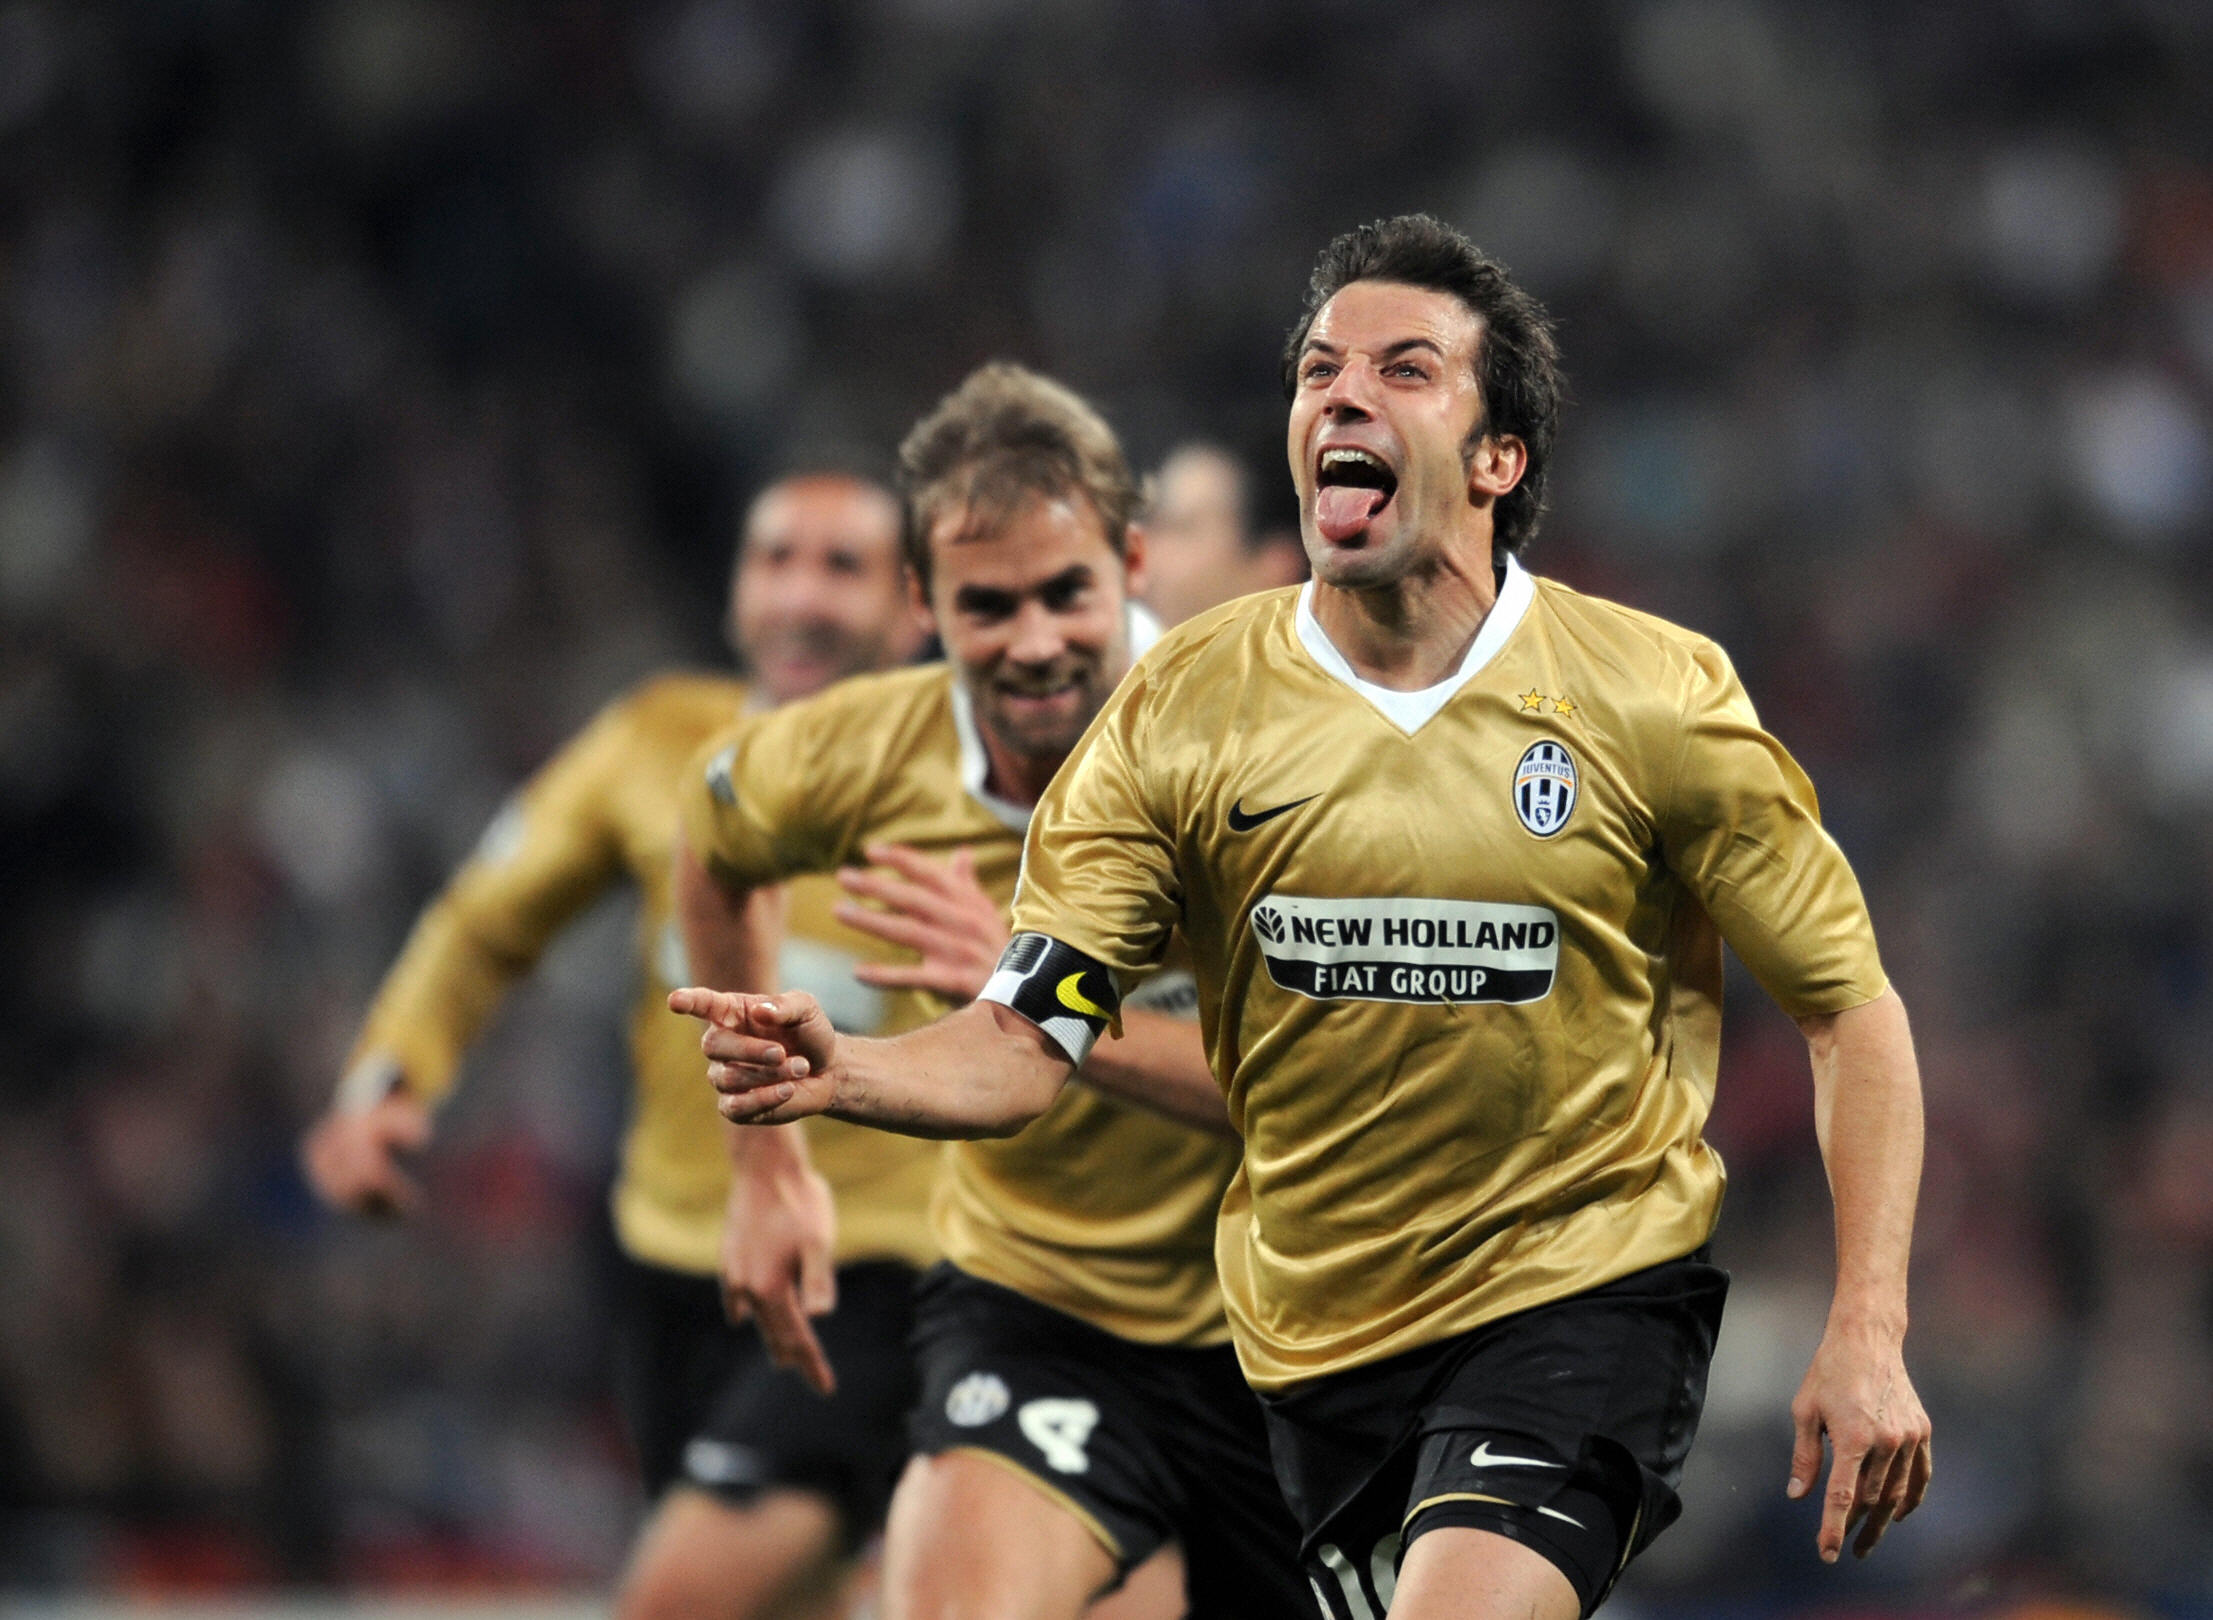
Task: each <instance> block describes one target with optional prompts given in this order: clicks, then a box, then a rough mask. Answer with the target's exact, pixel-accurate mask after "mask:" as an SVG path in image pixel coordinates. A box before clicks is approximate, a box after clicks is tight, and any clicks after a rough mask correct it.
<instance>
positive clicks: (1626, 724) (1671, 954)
mask: <svg viewBox="0 0 2213 1620" xmlns="http://www.w3.org/2000/svg"><path fill="white" fill-rule="evenodd" d="M1314 589H1315V588H1314V587H1313V586H1311V585H1309V586H1306V587H1303V588H1301V589H1298V590H1288V591H1281V592H1274V593H1270V594H1268V595H1266V596H1262V597H1255V598H1248V599H1246V600H1245V601H1243V602H1240V603H1235V604H1232V605H1231V606H1229V607H1227V608H1224V609H1222V610H1220V611H1218V612H1217V613H1215V614H1213V615H1210V616H1208V617H1205V618H1202V619H1199V620H1196V621H1194V622H1193V623H1191V624H1189V625H1185V626H1182V627H1180V628H1179V629H1177V630H1175V631H1171V632H1170V633H1169V635H1168V636H1167V638H1166V639H1165V640H1164V641H1163V642H1162V643H1161V645H1160V646H1159V647H1157V648H1156V649H1154V650H1153V651H1152V652H1151V653H1150V654H1148V655H1147V656H1146V657H1145V658H1144V659H1143V660H1142V661H1140V663H1139V664H1138V666H1137V668H1136V669H1135V670H1134V671H1133V672H1132V674H1131V676H1130V678H1129V679H1128V680H1127V681H1125V682H1124V683H1123V685H1122V687H1121V689H1120V691H1119V692H1117V694H1116V695H1115V697H1114V699H1113V701H1112V702H1111V703H1110V704H1109V706H1108V708H1107V709H1106V711H1105V712H1104V713H1102V714H1101V716H1100V717H1099V720H1098V722H1097V723H1096V724H1095V725H1094V726H1093V728H1092V730H1091V732H1090V734H1089V736H1088V737H1087V738H1086V740H1085V743H1084V744H1083V746H1082V747H1081V748H1080V750H1079V752H1078V754H1077V755H1076V756H1075V757H1074V758H1072V759H1071V761H1070V763H1069V765H1068V767H1067V768H1066V769H1064V770H1063V771H1062V772H1061V773H1060V775H1059V777H1058V778H1057V779H1056V780H1055V782H1054V784H1053V787H1052V789H1051V790H1050V792H1049V793H1048V794H1047V796H1046V799H1045V801H1044V803H1043V804H1041V805H1040V806H1039V810H1038V814H1037V816H1036V818H1035V820H1034V822H1033V824H1032V828H1031V832H1030V839H1029V845H1028V854H1027V863H1026V867H1025V876H1024V880H1023V884H1022V890H1021V893H1020V895H1019V896H1018V898H1017V901H1016V906H1015V923H1016V926H1017V928H1019V929H1021V930H1024V931H1026V932H1031V933H1035V934H1037V935H1039V936H1042V937H1043V938H1044V939H1045V940H1048V941H1051V942H1054V943H1055V944H1056V945H1057V946H1058V947H1060V950H1059V951H1058V952H1057V953H1047V954H1048V955H1050V956H1051V957H1052V960H1053V962H1054V963H1055V964H1056V965H1055V968H1054V971H1056V972H1058V973H1059V974H1061V975H1062V976H1065V975H1066V974H1067V973H1069V972H1071V971H1081V972H1084V977H1083V978H1082V979H1081V980H1079V981H1078V982H1080V983H1082V984H1084V985H1086V986H1090V985H1097V986H1098V987H1099V991H1098V993H1099V994H1100V995H1105V994H1107V993H1108V990H1109V989H1110V987H1111V986H1112V985H1113V984H1114V983H1116V982H1117V981H1118V980H1119V979H1121V978H1125V977H1126V976H1128V975H1130V974H1132V973H1136V972H1139V971H1142V970H1143V969H1144V968H1145V967H1146V966H1147V964H1149V963H1150V962H1151V961H1152V960H1153V959H1154V957H1155V955H1156V954H1157V953H1158V952H1159V951H1160V949H1161V948H1162V946H1163V944H1164V942H1165V940H1166V938H1167V936H1168V933H1169V931H1170V929H1171V928H1180V929H1181V930H1182V931H1183V933H1184V934H1185V935H1186V936H1187V937H1188V939H1189V941H1190V946H1191V950H1192V953H1193V957H1194V962H1195V968H1196V972H1197V977H1198V983H1199V994H1200V1008H1201V1015H1202V1017H1203V1019H1204V1021H1205V1027H1206V1037H1207V1041H1208V1047H1209V1054H1210V1058H1211V1060H1212V1063H1213V1066H1214V1070H1215V1074H1216V1076H1217V1078H1218V1079H1219V1080H1220V1081H1221V1083H1222V1085H1223V1087H1224V1089H1225V1092H1226V1093H1227V1096H1228V1100H1229V1108H1230V1114H1231V1118H1232V1120H1233V1122H1234V1123H1236V1124H1237V1126H1238V1127H1239V1129H1240V1130H1241V1131H1243V1132H1244V1133H1245V1138H1246V1140H1245V1156H1244V1163H1243V1168H1242V1170H1241V1171H1240V1174H1239V1178H1238V1181H1237V1183H1236V1184H1235V1185H1234V1186H1233V1187H1232V1188H1231V1189H1230V1192H1229V1194H1228V1197H1227V1199H1226V1200H1225V1203H1224V1206H1223V1220H1222V1225H1221V1228H1220V1231H1219V1234H1218V1256H1219V1260H1220V1264H1221V1271H1222V1280H1223V1286H1224V1289H1225V1291H1226V1293H1227V1296H1228V1303H1229V1310H1230V1318H1231V1323H1232V1326H1233V1327H1234V1329H1235V1330H1236V1334H1237V1338H1238V1345H1239V1349H1240V1352H1241V1353H1242V1355H1243V1357H1244V1360H1245V1366H1246V1371H1247V1374H1248V1376H1250V1377H1251V1378H1252V1379H1253V1381H1254V1382H1255V1383H1257V1384H1259V1385H1260V1386H1261V1387H1264V1388H1267V1387H1281V1386H1282V1385H1284V1384H1287V1383H1290V1382H1293V1381H1296V1380H1299V1379H1303V1378H1307V1377H1312V1376H1316V1375H1318V1374H1322V1373H1326V1372H1331V1371H1335V1370H1338V1369H1341V1368H1343V1367H1347V1366H1352V1365H1358V1364H1360V1363H1362V1362H1365V1361H1369V1360H1373V1359H1376V1358H1379V1357H1382V1356H1386V1355H1390V1354H1394V1353H1396V1352H1398V1351H1401V1350H1405V1349H1409V1348H1412V1347H1413V1346H1415V1345H1417V1344H1421V1343H1426V1342H1429V1341H1431V1340H1434V1339H1437V1338H1442V1337H1445V1336H1448V1335H1450V1334H1453V1333H1457V1332H1463V1331H1466V1330H1467V1329H1468V1328H1471V1327H1474V1326H1477V1325H1480V1323H1481V1322H1483V1321H1486V1320H1489V1319H1490V1318H1492V1317H1495V1316H1498V1315H1502V1314H1505V1313H1507V1312H1509V1311H1514V1310H1519V1309H1522V1308H1524V1307H1527V1306H1530V1305H1534V1304H1538V1303H1541V1302H1542V1301H1544V1300H1546V1299H1551V1298H1557V1297H1560V1296H1563V1295H1565V1294H1568V1293H1572V1292H1579V1291H1581V1290H1583V1289H1586V1288H1590V1287H1593V1286H1596V1285H1598V1284H1600V1283H1604V1282H1607V1281H1610V1280H1612V1279H1613V1278H1616V1277H1619V1276H1623V1275H1626V1274H1627V1273H1629V1272H1631V1271H1634V1270H1637V1269H1639V1268H1641V1267H1644V1266H1647V1265H1651V1264H1655V1263H1657V1262H1659V1261H1662V1260H1668V1259H1673V1258H1675V1257H1677V1256H1680V1255H1683V1254H1686V1253H1688V1252H1690V1251H1691V1250H1692V1249H1694V1248H1696V1247H1697V1246H1698V1245H1699V1244H1700V1243H1701V1242H1703V1241H1704V1240H1705V1239H1706V1237H1707V1236H1708V1235H1709V1233H1710V1230H1711V1228H1712V1225H1713V1222H1714V1219H1715V1216H1716V1214H1717V1212H1718V1209H1719V1205H1720V1197H1721V1185H1722V1171H1721V1165H1720V1163H1719V1161H1718V1159H1717V1158H1716V1157H1715V1155H1714V1154H1713V1152H1712V1151H1711V1149H1709V1148H1707V1147H1706V1146H1705V1144H1704V1143H1703V1142H1702V1140H1701V1138H1700V1130H1701V1127H1702V1125H1703V1124H1704V1121H1705V1117H1706V1113H1707V1110H1708V1108H1709V1106H1710V1104H1711V1101H1712V1093H1713V1084H1714V1068H1715V1061H1716V1055H1717V1050H1718V1046H1719V1029H1720V994H1721V944H1722V940H1723V939H1724V938H1726V939H1727V940H1728V941H1729V943H1731V944H1732V945H1734V946H1735V947H1736V949H1737V951H1738V952H1739V954H1740V955H1741V956H1742V957H1743V958H1744V960H1745V962H1746V963H1747V965H1748V966H1750V968H1751V969H1752V971H1753V972H1754V973H1755V974H1756V975H1758V976H1759V977H1760V979H1761V980H1762V982H1763V983H1765V984H1766V986H1767V987H1768V989H1769V990H1770V991H1771V992H1772V993H1773V994H1774V995H1775V996H1776V998H1777V999H1778V1000H1779V1001H1780V1002H1781V1003H1782V1004H1783V1006H1784V1007H1785V1008H1786V1009H1787V1010H1789V1011H1791V1012H1793V1013H1795V1014H1808V1013H1816V1012H1826V1011H1835V1010H1839V1009H1841V1008H1843V1007H1848V1006H1852V1005H1856V1004H1857V1003H1859V1002H1862V1001H1866V1000H1869V999H1871V998H1872V997H1874V996H1875V995H1878V994H1880V993H1881V991H1882V989H1883V987H1884V981H1883V977H1882V970H1881V967H1880V965H1879V963H1878V961H1877V958H1876V953H1875V948H1874V941H1873V935H1872V932H1871V930H1870V928H1869V926H1868V922H1867V917H1866V912H1865V908H1864V905H1863V903H1862V900H1861V897H1860V892H1859V887H1858V885H1857V883H1856V882H1855V881H1854V879H1853V877H1852V873H1851V871H1850V869H1849V867H1848V866H1847V865H1846V863H1845V861H1844V858H1843V856H1842V854H1841V853H1840V852H1839V851H1838V850H1837V848H1836V845H1835V844H1834V843H1833V842H1832V841H1831V840H1830V839H1829V837H1828V836H1827V834H1826V833H1824V832H1823V831H1822V829H1821V825H1820V822H1819V819H1818V814H1817V811H1816V807H1815V803H1814V797H1813V791H1812V788H1811V786H1810V785H1809V784H1808V782H1807V781H1806V778H1805V776H1804V774H1803V773H1802V772H1800V771H1799V769H1798V767H1797V766H1796V764H1795V763H1793V762H1792V760H1791V759H1790V757H1789V755H1788V754H1787V753H1785V752H1784V750H1783V749H1782V747H1781V746H1780V745H1779V744H1777V743H1776V742H1775V741H1774V739H1773V738H1771V737H1769V736H1768V735H1767V734H1766V733H1765V732H1764V731H1762V730H1761V729H1760V726H1759V723H1758V721H1757V719H1756V717H1755V716H1754V714H1753V712H1752V708H1751V705H1750V703H1749V702H1748V701H1747V700H1746V698H1745V695H1744V692H1743V689H1742V687H1741V686H1740V685H1739V684H1738V682H1737V680H1736V677H1735V674H1734V673H1733V671H1731V669H1730V668H1729V665H1728V661H1727V660H1726V659H1725V658H1724V657H1723V656H1722V654H1721V653H1720V651H1719V649H1718V648H1716V647H1714V646H1713V645H1712V644H1711V643H1710V642H1707V641H1705V640H1703V639H1702V638H1699V637H1697V636H1694V635H1691V634H1689V633H1687V632H1685V631H1682V630H1679V629H1677V628H1675V627H1673V626H1671V625H1667V624H1665V623H1663V622H1661V621H1659V620H1656V619H1653V618H1650V617H1648V616H1646V615H1644V614H1640V613H1635V612H1632V611H1630V610H1628V609H1625V608H1621V607H1617V606H1614V605H1613V604H1611V603H1606V602H1601V601H1597V600H1595V599H1592V598H1589V597H1585V596H1582V595H1579V594H1578V593H1576V592H1574V591H1572V590H1569V589H1567V588H1566V587H1563V586H1560V585H1557V584H1553V583H1551V582H1544V581H1537V580H1534V579H1532V578H1531V577H1530V576H1529V575H1528V574H1526V573H1524V572H1523V571H1522V570H1521V569H1520V567H1519V566H1518V565H1516V564H1514V563H1512V562H1511V561H1509V562H1508V563H1507V564H1506V566H1505V568H1504V570H1503V573H1502V577H1501V585H1500V592H1499V597H1498V601H1497V604H1496V605H1495V606H1494V607H1493V609H1492V611H1491V613H1490V615H1489V616H1488V618H1487V619H1486V620H1485V622H1484V624H1483V626H1482V628H1481V630H1480V631H1479V633H1478V634H1477V636H1476V638H1475V641H1474V644H1473V645H1472V646H1471V647H1470V649H1469V651H1468V654H1467V657H1466V659H1465V660H1464V662H1463V663H1462V665H1461V667H1460V668H1459V669H1458V670H1457V671H1456V672H1455V673H1454V674H1453V675H1452V676H1450V677H1449V678H1448V679H1447V680H1445V681H1443V682H1440V683H1439V684H1438V685H1437V686H1434V687H1431V688H1429V689H1427V690H1425V691H1420V692H1400V691H1394V690H1390V689H1386V688H1382V687H1378V686H1375V685H1373V684H1372V683H1369V682H1367V681H1365V680H1363V679H1361V678H1360V676H1359V675H1358V674H1357V673H1356V672H1355V671H1354V670H1353V669H1352V668H1351V666H1350V665H1349V664H1348V663H1347V662H1346V660H1345V659H1344V658H1343V656H1342V655H1341V654H1340V653H1339V652H1338V651H1337V649H1336V648H1335V647H1334V646H1332V645H1331V644H1330V642H1329V639H1328V637H1327V636H1326V635H1325V634H1324V633H1323V631H1322V628H1321V625H1320V623H1319V622H1318V621H1317V620H1316V618H1315V616H1314V613H1313V610H1312V593H1313V591H1314ZM1090 969H1095V972H1094V971H1086V970H1090ZM1001 999H1006V1000H1009V1001H1010V1002H1011V1001H1013V1000H1014V997H1013V995H1012V994H1011V993H1007V994H1002V995H1001ZM1015 1004H1017V1005H1019V1003H1018V1002H1017V1003H1015ZM1103 1022H1104V1020H1103V1018H1101V1019H1097V1020H1092V1021H1090V1023H1089V1025H1086V1024H1084V1023H1083V1021H1081V1020H1070V1021H1069V1024H1068V1027H1069V1028H1070V1029H1071V1030H1074V1031H1076V1032H1077V1034H1076V1038H1074V1039H1073V1040H1072V1041H1069V1042H1067V1043H1066V1044H1069V1046H1070V1050H1071V1054H1072V1055H1076V1053H1077V1052H1078V1051H1079V1049H1080V1048H1081V1046H1082V1045H1083V1039H1082V1037H1083V1034H1084V1033H1085V1032H1086V1030H1087V1029H1090V1028H1096V1027H1099V1026H1100V1025H1102V1024H1103ZM1417 1147H1418V1149H1419V1150H1418V1151H1417V1150H1416V1149H1417Z"/></svg>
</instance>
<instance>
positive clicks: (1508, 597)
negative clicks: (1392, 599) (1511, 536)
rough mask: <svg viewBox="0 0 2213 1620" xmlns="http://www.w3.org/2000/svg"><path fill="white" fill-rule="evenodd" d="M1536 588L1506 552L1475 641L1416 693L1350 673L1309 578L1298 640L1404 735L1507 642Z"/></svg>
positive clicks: (1301, 595) (1411, 732)
mask: <svg viewBox="0 0 2213 1620" xmlns="http://www.w3.org/2000/svg"><path fill="white" fill-rule="evenodd" d="M1536 594H1537V588H1536V586H1535V585H1533V584H1532V583H1530V579H1529V576H1528V574H1526V573H1525V572H1523V571H1522V566H1521V564H1520V563H1518V562H1516V561H1515V560H1514V557H1513V554H1512V553H1511V552H1509V553H1508V554H1507V557H1506V578H1505V581H1504V583H1502V584H1501V585H1500V586H1499V588H1498V600H1497V601H1496V602H1493V603H1492V604H1491V611H1490V612H1489V613H1488V614H1486V615H1484V619H1483V627H1482V628H1481V629H1480V630H1478V631H1476V633H1475V641H1474V644H1473V645H1471V646H1470V647H1469V648H1468V651H1467V656H1466V657H1464V658H1462V659H1461V660H1460V667H1459V668H1458V669H1456V670H1454V671H1453V672H1452V673H1451V674H1450V675H1447V676H1446V677H1445V678H1444V679H1443V680H1441V681H1439V682H1438V683H1437V684H1436V685H1435V686H1425V687H1423V688H1422V689H1421V690H1420V691H1418V692H1399V691H1394V690H1393V689H1392V688H1390V687H1388V686H1378V685H1376V683H1375V682H1373V681H1369V680H1363V679H1361V678H1360V676H1359V675H1357V674H1355V673H1354V672H1353V667H1352V665H1351V663H1350V662H1349V661H1348V660H1347V659H1346V657H1345V655H1344V654H1343V653H1341V652H1339V651H1338V650H1337V648H1336V646H1335V644H1333V643H1332V642H1331V641H1330V639H1329V633H1328V632H1327V631H1325V630H1324V629H1323V628H1322V621H1321V620H1319V619H1317V618H1315V617H1314V582H1313V581H1312V580H1308V581H1307V582H1306V584H1305V585H1304V586H1302V587H1301V588H1300V590H1299V614H1298V626H1299V640H1300V642H1301V643H1302V644H1303V645H1304V646H1305V648H1306V650H1307V653H1308V654H1309V655H1310V656H1311V657H1312V658H1313V660H1314V662H1315V663H1317V664H1319V665H1321V666H1322V668H1323V669H1324V670H1326V671H1328V672H1329V673H1330V674H1331V675H1334V676H1336V677H1337V679H1339V680H1340V681H1343V682H1344V683H1345V684H1346V685H1347V686H1349V687H1351V688H1352V689H1353V690H1354V691H1355V692H1358V693H1359V694H1360V695H1361V696H1362V697H1364V698H1366V699H1367V700H1368V701H1369V702H1370V703H1372V704H1374V705H1375V707H1376V710H1377V712H1378V713H1380V714H1381V715H1382V716H1383V718H1384V719H1386V720H1388V721H1390V722H1391V724H1392V725H1394V726H1396V727H1398V728H1399V730H1401V731H1403V732H1405V733H1406V734H1407V735H1408V736H1409V737H1411V736H1412V735H1414V733H1415V732H1417V731H1419V730H1421V728H1422V727H1423V726H1425V725H1427V724H1429V722H1430V721H1431V720H1432V719H1434V718H1436V714H1437V711H1438V710H1439V709H1441V708H1443V707H1444V706H1445V705H1446V704H1447V703H1449V702H1451V701H1452V698H1453V696H1454V694H1455V693H1457V692H1458V691H1459V690H1460V688H1461V687H1463V686H1465V685H1467V684H1468V682H1469V681H1470V680H1472V679H1473V678H1474V677H1475V675H1476V673H1477V672H1478V671H1480V670H1481V669H1482V668H1483V666H1484V665H1485V664H1488V663H1489V662H1490V661H1491V660H1492V658H1494V657H1495V656H1497V654H1498V650H1499V648H1501V647H1503V646H1505V645H1506V638H1507V637H1508V636H1511V635H1512V634H1513V633H1514V630H1515V627H1516V626H1518V625H1519V624H1520V623H1521V621H1522V616H1523V615H1524V614H1526V613H1527V612H1528V611H1529V604H1530V603H1531V602H1532V601H1533V600H1535V598H1536Z"/></svg>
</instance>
